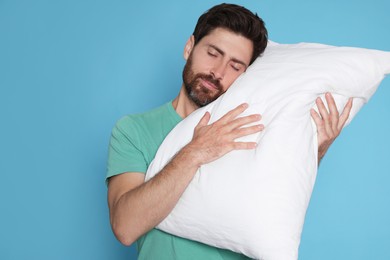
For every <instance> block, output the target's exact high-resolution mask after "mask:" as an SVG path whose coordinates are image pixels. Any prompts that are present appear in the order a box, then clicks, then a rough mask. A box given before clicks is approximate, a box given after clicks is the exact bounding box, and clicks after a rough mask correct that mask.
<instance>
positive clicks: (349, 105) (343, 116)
mask: <svg viewBox="0 0 390 260" xmlns="http://www.w3.org/2000/svg"><path fill="white" fill-rule="evenodd" d="M352 103H353V98H349V99H348V102H347V104H346V105H345V107H344V109H343V112H342V113H341V115H340V118H339V124H338V129H339V130H341V129H342V128H343V127H344V125H345V123H346V122H347V120H348V118H349V114H350V113H351V109H352Z"/></svg>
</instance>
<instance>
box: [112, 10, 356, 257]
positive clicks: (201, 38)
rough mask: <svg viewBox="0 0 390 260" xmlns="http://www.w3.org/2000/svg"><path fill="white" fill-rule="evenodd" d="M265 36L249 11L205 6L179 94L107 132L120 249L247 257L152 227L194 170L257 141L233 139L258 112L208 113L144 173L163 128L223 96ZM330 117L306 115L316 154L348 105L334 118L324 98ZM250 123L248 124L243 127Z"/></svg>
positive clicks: (249, 129)
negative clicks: (155, 169)
mask: <svg viewBox="0 0 390 260" xmlns="http://www.w3.org/2000/svg"><path fill="white" fill-rule="evenodd" d="M266 44H267V31H266V29H265V27H264V23H263V21H262V20H261V19H260V18H259V17H258V16H257V15H255V14H253V13H252V12H250V11H249V10H247V9H245V8H243V7H240V6H237V5H230V4H221V5H217V6H215V7H213V8H211V9H210V10H209V11H208V12H206V13H204V14H203V15H202V16H201V17H200V18H199V20H198V23H197V25H196V28H195V30H194V33H193V35H192V36H191V37H190V38H189V40H188V41H187V43H186V45H185V48H184V58H185V59H186V61H187V62H186V65H185V68H184V71H183V84H182V86H181V89H180V92H179V94H178V96H177V97H176V98H175V99H174V100H173V101H172V102H169V103H167V104H165V105H163V106H162V107H159V108H157V109H154V110H152V111H150V112H147V113H144V114H140V115H131V116H127V117H124V118H122V119H121V120H120V121H118V123H117V125H116V127H115V128H114V129H113V132H112V138H111V141H110V150H109V160H108V175H107V180H108V204H109V208H110V220H111V225H112V229H113V231H114V234H115V235H116V237H117V238H118V240H119V241H121V242H122V243H123V244H125V245H130V244H132V243H133V242H135V241H137V246H138V252H139V259H246V257H245V256H243V255H239V254H236V253H233V252H230V251H228V250H221V249H217V248H213V247H210V246H207V245H204V244H201V243H197V242H194V241H190V240H186V239H182V238H179V237H175V236H172V235H169V234H167V233H164V232H162V231H159V230H157V229H154V227H155V226H156V225H157V224H158V223H159V222H161V221H162V220H163V219H164V218H165V217H166V216H167V215H168V214H169V213H170V212H171V210H172V209H173V208H174V206H175V205H176V203H177V201H178V200H179V198H180V196H181V195H182V194H183V192H184V191H185V189H186V187H187V186H188V184H189V183H190V182H191V180H192V178H193V176H194V175H195V173H196V171H197V169H198V168H199V166H201V165H203V164H206V163H208V162H211V161H213V160H216V159H218V158H220V157H221V156H223V155H224V154H226V153H228V152H230V151H232V150H238V149H253V148H255V146H256V143H251V142H235V139H237V138H239V137H242V136H246V135H249V134H253V133H256V132H259V131H261V130H262V129H263V128H264V126H263V125H262V124H260V123H259V120H260V119H261V116H260V115H257V114H254V115H249V116H245V117H238V116H239V115H240V114H241V113H242V112H244V111H245V109H246V108H247V106H248V105H247V104H242V105H240V106H238V107H237V108H235V109H233V110H232V111H230V112H228V113H227V114H226V115H224V116H223V117H222V118H221V119H219V120H218V121H216V122H215V123H213V124H208V121H209V119H210V115H209V114H208V113H206V114H205V115H204V116H203V118H202V119H201V120H200V122H199V123H198V125H197V126H196V128H195V130H194V136H193V139H192V141H191V142H190V143H189V144H187V145H186V146H185V147H183V149H182V150H180V151H179V152H178V153H177V154H176V156H175V157H174V158H173V159H172V160H171V161H170V162H169V163H168V164H167V165H166V166H165V167H164V168H163V169H162V170H161V171H160V172H159V173H158V174H157V175H156V176H155V177H153V178H152V179H151V180H149V181H148V182H144V177H145V172H146V170H147V167H148V165H149V163H150V162H151V161H152V159H153V157H154V155H155V153H156V151H157V149H158V147H159V145H160V144H161V142H162V141H163V139H164V138H165V136H166V135H167V134H168V133H169V131H170V130H171V129H172V128H173V127H174V126H175V125H176V124H177V123H178V122H179V121H180V120H182V118H185V117H186V116H188V115H189V114H190V113H192V112H193V111H194V110H196V109H197V108H199V107H201V106H204V105H206V104H208V103H210V102H212V101H213V100H215V99H216V98H218V97H219V96H220V95H221V94H223V93H224V92H225V91H226V90H227V89H228V88H229V87H230V86H231V84H232V83H233V82H234V81H235V80H236V79H237V77H238V76H240V75H241V74H242V73H243V72H245V70H246V69H247V67H248V66H249V65H250V64H251V63H252V62H253V61H254V60H255V59H256V58H257V57H258V56H259V55H260V54H261V53H262V52H263V51H264V49H265V47H266ZM327 102H328V105H329V108H330V110H329V111H330V112H329V113H328V111H327V110H326V108H325V106H324V104H323V103H322V101H320V99H319V100H317V106H318V108H319V111H320V115H319V114H317V113H316V112H315V111H311V113H312V116H313V118H314V120H315V122H316V124H317V127H318V136H319V138H318V139H319V155H320V156H323V155H324V153H325V152H326V150H327V148H328V147H329V145H330V144H331V142H332V141H333V140H334V139H335V137H336V136H337V135H338V134H339V133H340V130H341V128H342V126H343V124H344V123H345V121H346V119H347V117H348V115H349V111H350V108H351V105H352V103H351V101H350V102H348V104H347V106H346V108H345V110H344V112H345V113H343V114H342V115H341V116H340V117H339V115H338V114H337V110H336V106H335V103H334V101H333V99H332V98H331V96H330V95H327ZM249 124H250V125H251V126H248V125H249Z"/></svg>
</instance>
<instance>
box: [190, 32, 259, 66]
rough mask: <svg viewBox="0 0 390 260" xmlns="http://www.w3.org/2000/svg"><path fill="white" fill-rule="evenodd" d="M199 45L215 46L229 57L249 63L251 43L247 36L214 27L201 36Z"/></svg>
mask: <svg viewBox="0 0 390 260" xmlns="http://www.w3.org/2000/svg"><path fill="white" fill-rule="evenodd" d="M197 45H199V46H210V45H211V46H216V47H218V48H219V49H221V50H222V51H223V52H224V53H225V54H226V56H228V57H229V58H233V59H237V60H241V61H243V62H244V63H245V64H247V65H249V62H250V60H251V58H252V53H253V43H252V41H251V40H249V39H248V38H246V37H244V36H242V35H239V34H237V33H234V32H232V31H230V30H227V29H223V28H216V29H214V30H212V31H211V32H210V33H209V34H208V35H206V36H205V37H203V38H202V39H201V40H200V41H199V42H198V44H197Z"/></svg>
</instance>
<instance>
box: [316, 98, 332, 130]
mask: <svg viewBox="0 0 390 260" xmlns="http://www.w3.org/2000/svg"><path fill="white" fill-rule="evenodd" d="M316 104H317V107H318V111H319V112H320V115H321V118H322V120H323V121H324V127H325V130H326V132H327V133H331V132H332V126H331V122H330V120H329V112H328V110H327V109H326V107H325V105H324V102H322V99H321V98H319V97H318V98H317V100H316Z"/></svg>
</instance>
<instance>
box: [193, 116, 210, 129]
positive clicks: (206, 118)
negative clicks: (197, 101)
mask: <svg viewBox="0 0 390 260" xmlns="http://www.w3.org/2000/svg"><path fill="white" fill-rule="evenodd" d="M210 117H211V116H210V113H209V112H206V113H205V114H204V115H203V116H202V118H201V119H200V121H199V123H198V124H197V125H196V127H195V128H199V127H203V126H206V125H207V124H208V123H209V121H210Z"/></svg>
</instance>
